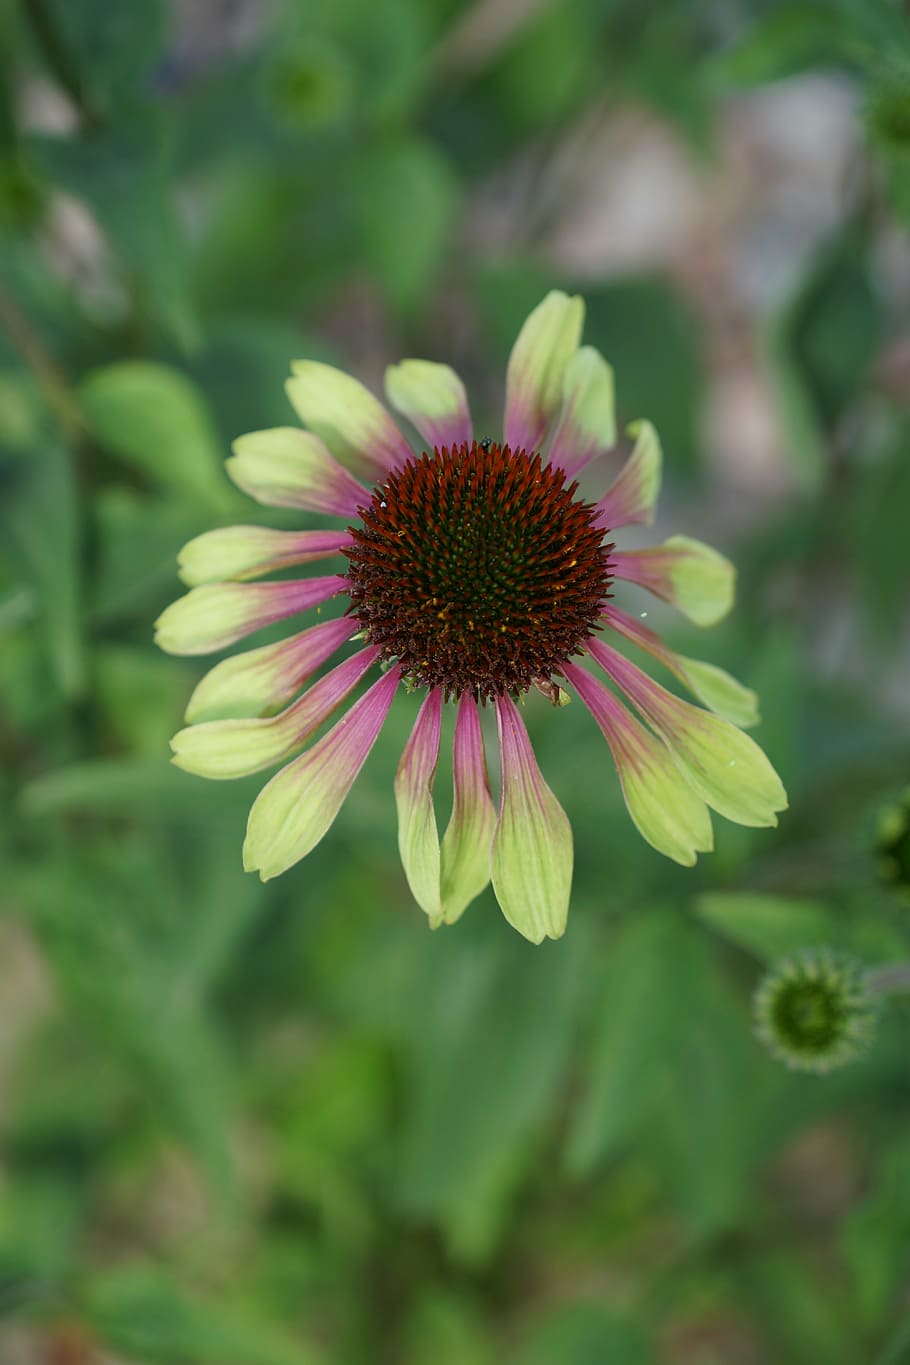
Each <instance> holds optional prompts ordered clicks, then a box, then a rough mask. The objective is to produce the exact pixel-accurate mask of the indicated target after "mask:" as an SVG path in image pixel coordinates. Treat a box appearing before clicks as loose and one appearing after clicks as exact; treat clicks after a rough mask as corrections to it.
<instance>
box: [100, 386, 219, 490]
mask: <svg viewBox="0 0 910 1365" xmlns="http://www.w3.org/2000/svg"><path fill="white" fill-rule="evenodd" d="M80 399H81V402H82V405H83V409H84V412H85V416H86V420H87V422H88V424H89V428H90V430H91V432H92V435H93V436H94V437H95V439H96V440H97V441H99V442H100V443H101V444H102V445H103V446H105V448H106V449H108V450H109V451H110V452H111V454H113V455H116V456H117V457H118V458H119V459H121V460H123V461H125V462H126V463H127V464H128V465H130V466H132V468H134V469H138V470H139V472H140V473H141V474H143V475H144V476H145V477H146V478H148V479H150V480H151V481H152V482H153V483H155V484H157V485H160V486H163V487H165V488H171V489H176V490H178V491H179V492H181V493H190V494H192V495H193V496H195V497H197V498H199V499H200V500H201V501H202V502H203V503H205V504H206V505H208V506H210V507H212V508H214V509H216V510H219V511H221V510H225V509H227V508H229V507H230V506H232V504H233V501H234V499H233V496H232V494H231V490H230V485H229V484H228V482H227V480H226V479H225V478H224V473H223V470H222V467H221V462H222V459H223V458H224V457H223V454H222V452H221V449H220V446H219V443H218V438H217V436H216V434H215V429H214V427H213V425H212V420H211V417H210V415H209V412H208V408H207V407H206V405H205V402H204V401H203V399H202V397H201V395H200V393H199V391H198V389H197V388H196V386H195V385H194V384H193V382H192V381H191V380H190V379H187V377H186V376H185V375H183V374H181V373H180V371H179V370H175V369H172V368H171V367H170V366H168V365H159V364H156V363H154V362H152V361H145V360H123V361H119V362H117V363H116V364H114V365H108V366H105V367H104V368H103V369H99V370H94V371H92V373H91V374H90V375H89V376H88V378H87V379H86V380H85V382H84V383H83V385H82V387H81V390H80Z"/></svg>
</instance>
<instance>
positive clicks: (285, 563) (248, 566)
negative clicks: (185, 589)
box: [177, 526, 351, 588]
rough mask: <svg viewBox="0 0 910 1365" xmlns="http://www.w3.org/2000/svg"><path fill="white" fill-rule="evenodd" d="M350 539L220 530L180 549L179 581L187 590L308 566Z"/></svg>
mask: <svg viewBox="0 0 910 1365" xmlns="http://www.w3.org/2000/svg"><path fill="white" fill-rule="evenodd" d="M350 543H351V537H350V536H349V535H348V533H347V532H346V531H273V530H271V529H270V528H269V527H267V526H224V527H222V528H221V529H219V530H217V531H206V532H205V533H204V534H203V535H201V536H196V537H195V539H194V540H190V541H188V542H187V543H186V545H184V547H183V549H182V550H181V551H180V554H179V555H178V556H177V563H178V564H179V566H180V577H181V578H182V579H183V581H184V583H186V584H188V585H189V587H191V588H195V587H199V586H200V585H201V584H203V583H223V582H225V581H226V580H227V579H245V578H258V577H259V576H260V575H261V574H265V573H272V572H273V571H274V570H275V569H285V568H288V567H289V566H290V565H293V564H308V563H310V562H312V561H313V560H317V559H328V558H329V556H330V555H337V554H338V553H339V552H340V551H341V550H342V549H343V548H344V547H345V546H346V545H350Z"/></svg>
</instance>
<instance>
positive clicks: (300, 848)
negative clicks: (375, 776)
mask: <svg viewBox="0 0 910 1365" xmlns="http://www.w3.org/2000/svg"><path fill="white" fill-rule="evenodd" d="M400 676H401V669H400V668H399V667H398V665H397V664H396V665H395V666H394V667H393V668H390V669H389V671H388V673H385V674H383V676H382V677H381V678H380V679H379V681H378V682H375V683H374V684H373V686H372V687H371V688H370V690H369V691H368V692H365V693H364V694H363V696H362V697H361V698H360V699H359V700H358V701H356V702H355V703H354V705H353V706H352V707H351V709H350V710H349V711H348V712H347V713H346V714H345V715H343V716H342V718H341V720H339V721H337V722H336V724H335V725H334V726H333V727H332V729H331V730H329V731H328V733H327V734H325V735H323V737H322V739H320V740H317V741H316V743H315V744H314V745H313V747H312V748H311V749H307V750H306V752H305V753H303V754H301V755H300V757H299V758H295V759H294V761H293V762H292V763H289V764H288V765H287V767H286V768H282V770H281V772H280V773H276V774H275V776H274V777H273V778H272V780H271V782H269V783H268V784H267V785H266V786H265V787H264V788H263V789H262V791H261V792H260V793H259V795H258V797H257V798H256V800H255V802H254V803H253V808H252V810H251V811H250V818H249V821H248V823H247V831H246V840H245V842H244V845H243V865H244V867H245V869H246V870H247V872H258V873H259V875H260V877H261V878H262V880H263V881H268V880H269V878H271V877H277V876H278V875H279V874H280V873H282V872H285V871H287V869H288V868H289V867H292V866H293V865H294V863H297V862H299V861H300V859H301V858H304V857H306V855H307V854H308V853H309V852H310V850H311V849H313V848H315V846H316V845H317V844H318V843H319V841H320V839H322V838H323V836H324V835H325V834H326V833H327V831H328V830H329V829H330V828H331V826H332V824H333V822H334V820H335V817H336V815H337V814H338V812H339V810H340V809H341V807H342V805H343V804H344V800H345V797H346V796H347V794H348V792H349V791H350V790H351V787H352V786H353V785H354V782H355V780H356V778H357V774H358V773H359V772H360V769H361V768H362V767H363V765H364V763H365V762H366V760H367V758H368V756H369V753H370V750H371V749H372V747H373V745H374V744H375V743H376V740H377V738H378V736H379V732H380V730H381V729H382V726H383V723H384V721H385V718H386V716H387V715H388V713H389V707H390V706H391V705H392V699H393V697H394V696H395V689H396V687H397V686H398V682H399V679H400Z"/></svg>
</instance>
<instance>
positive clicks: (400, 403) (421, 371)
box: [385, 360, 471, 450]
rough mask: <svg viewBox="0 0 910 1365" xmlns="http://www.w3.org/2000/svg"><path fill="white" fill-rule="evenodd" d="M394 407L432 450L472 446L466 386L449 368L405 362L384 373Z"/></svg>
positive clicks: (432, 364) (423, 361) (414, 361)
mask: <svg viewBox="0 0 910 1365" xmlns="http://www.w3.org/2000/svg"><path fill="white" fill-rule="evenodd" d="M385 391H386V394H387V396H388V399H389V402H390V403H391V404H392V407H393V408H395V409H396V410H397V411H398V412H400V413H401V414H402V415H403V416H404V417H406V418H407V419H408V421H409V422H411V423H412V425H413V426H414V427H416V429H417V430H418V431H419V432H420V434H421V436H422V437H423V439H424V440H425V441H426V442H427V446H428V448H429V449H430V450H432V449H433V447H434V446H438V447H439V448H440V449H441V448H442V447H443V446H448V448H449V449H450V450H451V449H453V447H457V446H460V445H461V444H462V443H466V444H468V445H470V443H471V414H470V412H469V410H468V399H467V395H466V393H465V388H464V384H462V382H461V380H460V379H459V378H458V375H457V374H456V373H455V371H454V370H452V369H450V368H449V366H448V365H438V364H436V362H435V361H432V360H403V361H402V362H401V364H400V365H390V366H389V368H388V369H387V370H386V372H385Z"/></svg>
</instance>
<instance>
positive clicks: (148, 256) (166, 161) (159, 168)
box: [27, 107, 199, 350]
mask: <svg viewBox="0 0 910 1365" xmlns="http://www.w3.org/2000/svg"><path fill="white" fill-rule="evenodd" d="M168 132H169V130H168V127H167V124H166V121H165V116H164V114H163V112H162V110H161V108H160V107H155V108H152V107H148V108H145V107H126V108H121V109H120V111H119V113H118V117H117V118H116V119H112V120H111V121H110V123H107V124H105V125H103V126H101V127H100V128H96V129H93V130H92V131H89V132H85V133H83V134H82V135H81V136H79V137H70V138H50V137H40V138H39V137H34V138H32V139H31V140H30V142H29V143H28V144H27V145H28V148H29V149H30V150H31V152H32V154H33V156H34V159H35V163H36V165H37V166H38V168H39V169H40V170H42V171H43V172H44V174H45V175H46V176H47V178H48V179H49V180H51V181H52V182H53V183H54V184H55V185H56V186H57V187H58V188H59V189H61V190H65V191H67V192H68V193H70V194H72V195H75V196H76V198H78V199H80V200H82V201H83V202H84V203H85V204H87V205H88V207H89V208H90V209H91V211H92V213H93V214H94V215H95V217H96V218H97V220H98V222H99V224H100V225H101V228H102V230H103V231H104V232H105V234H106V235H107V237H108V238H109V240H110V242H111V245H112V246H113V248H114V250H115V251H116V252H117V255H118V256H119V259H120V264H121V267H122V270H123V273H124V279H125V283H126V284H127V286H128V287H131V289H132V290H133V291H134V292H135V293H136V294H137V296H138V299H137V302H138V303H139V308H140V314H141V313H142V312H145V313H147V314H148V315H150V316H151V317H153V318H155V319H156V320H157V321H158V322H159V324H160V325H161V326H162V327H163V328H164V329H165V331H166V332H167V333H168V335H170V336H172V337H173V338H174V339H175V340H176V341H177V343H178V344H179V345H180V346H181V347H182V348H183V349H184V350H193V349H194V348H195V347H196V346H197V345H198V342H199V326H198V321H197V318H196V314H195V309H194V306H193V303H192V299H191V294H190V281H189V274H188V270H187V260H186V247H185V243H184V239H183V235H182V233H181V230H180V226H179V224H178V222H177V216H176V213H175V210H174V203H173V170H172V167H171V156H170V139H169V136H168Z"/></svg>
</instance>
